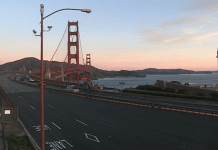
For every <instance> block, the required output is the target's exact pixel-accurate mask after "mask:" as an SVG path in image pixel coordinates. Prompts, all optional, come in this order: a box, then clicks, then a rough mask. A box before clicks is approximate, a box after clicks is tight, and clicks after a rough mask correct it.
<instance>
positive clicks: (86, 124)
mask: <svg viewBox="0 0 218 150" xmlns="http://www.w3.org/2000/svg"><path fill="white" fill-rule="evenodd" d="M76 121H78V122H79V123H82V124H83V125H85V126H88V125H87V124H85V123H83V122H82V121H79V120H77V119H76Z"/></svg>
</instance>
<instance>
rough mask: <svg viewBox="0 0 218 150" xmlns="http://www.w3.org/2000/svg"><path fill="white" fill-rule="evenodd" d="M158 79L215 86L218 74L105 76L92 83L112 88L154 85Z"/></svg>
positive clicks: (192, 84)
mask: <svg viewBox="0 0 218 150" xmlns="http://www.w3.org/2000/svg"><path fill="white" fill-rule="evenodd" d="M157 80H165V81H169V82H170V81H179V82H181V83H182V84H184V83H189V84H190V85H191V86H202V87H203V86H204V85H207V87H214V86H216V84H218V74H217V73H213V74H179V75H147V77H145V78H135V77H129V78H119V77H117V78H104V79H98V80H92V83H98V84H100V85H103V86H105V87H110V88H118V89H124V88H130V87H132V88H135V87H137V86H138V85H146V84H148V85H154V84H155V83H156V81H157ZM120 82H124V83H125V84H124V85H121V84H119V83H120Z"/></svg>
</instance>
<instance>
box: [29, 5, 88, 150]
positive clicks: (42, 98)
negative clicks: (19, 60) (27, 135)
mask: <svg viewBox="0 0 218 150" xmlns="http://www.w3.org/2000/svg"><path fill="white" fill-rule="evenodd" d="M40 7H41V8H40V12H41V34H40V35H36V36H41V65H40V77H41V78H40V82H41V84H40V99H41V102H40V108H41V115H40V116H41V150H45V139H44V137H45V136H44V95H43V94H44V93H43V32H44V30H43V20H44V19H46V18H48V17H49V16H51V15H53V14H55V13H57V12H59V11H63V10H78V11H82V12H86V13H91V9H72V8H65V9H59V10H57V11H54V12H53V13H51V14H49V15H47V16H45V17H43V15H44V5H43V4H40ZM51 28H52V27H51V26H48V29H49V30H50V29H51ZM49 30H48V31H49ZM33 33H34V34H36V31H35V30H33Z"/></svg>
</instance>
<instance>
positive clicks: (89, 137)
mask: <svg viewBox="0 0 218 150" xmlns="http://www.w3.org/2000/svg"><path fill="white" fill-rule="evenodd" d="M85 136H86V138H87V139H89V140H92V141H95V142H99V143H100V141H99V140H98V138H97V137H96V136H94V135H91V134H87V133H85Z"/></svg>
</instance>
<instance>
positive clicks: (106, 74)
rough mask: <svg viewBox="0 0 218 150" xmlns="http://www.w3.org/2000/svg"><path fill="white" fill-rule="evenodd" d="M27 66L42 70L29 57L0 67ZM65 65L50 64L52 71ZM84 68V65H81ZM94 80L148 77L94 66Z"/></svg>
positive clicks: (17, 68) (3, 69)
mask: <svg viewBox="0 0 218 150" xmlns="http://www.w3.org/2000/svg"><path fill="white" fill-rule="evenodd" d="M47 63H48V61H44V65H46V64H47ZM23 65H24V66H25V67H26V69H27V70H32V71H34V70H39V69H40V60H39V59H37V58H34V57H27V58H23V59H20V60H16V61H13V62H8V63H5V64H2V65H0V71H1V72H3V71H10V69H11V70H12V71H18V70H19V69H20V68H21V67H22V66H23ZM61 65H63V66H64V67H66V66H67V63H66V62H65V63H63V62H57V61H52V62H51V63H50V65H49V66H50V68H51V69H55V70H57V69H60V66H61ZM71 67H75V64H72V65H71ZM80 67H83V65H80ZM91 71H92V75H91V78H92V79H98V78H114V77H146V75H143V74H138V73H137V72H136V71H128V70H120V71H107V70H102V69H98V68H96V67H94V66H91Z"/></svg>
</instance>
